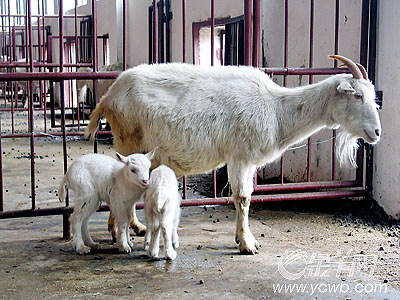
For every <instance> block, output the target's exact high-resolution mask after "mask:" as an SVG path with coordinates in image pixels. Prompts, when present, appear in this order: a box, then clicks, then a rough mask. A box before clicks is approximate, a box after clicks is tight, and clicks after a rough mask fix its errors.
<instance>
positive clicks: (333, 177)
mask: <svg viewBox="0 0 400 300" xmlns="http://www.w3.org/2000/svg"><path fill="white" fill-rule="evenodd" d="M339 12H340V6H339V0H336V4H335V45H334V47H335V49H334V50H333V52H334V54H338V52H339ZM337 63H338V62H337V60H336V59H334V60H333V67H334V68H337ZM332 180H336V129H333V130H332Z"/></svg>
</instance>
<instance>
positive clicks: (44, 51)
mask: <svg viewBox="0 0 400 300" xmlns="http://www.w3.org/2000/svg"><path fill="white" fill-rule="evenodd" d="M42 22H43V26H42V28H43V29H42V30H43V61H42V62H43V63H44V62H45V61H46V59H47V47H46V25H45V9H44V0H42ZM43 88H44V95H45V96H44V132H47V107H46V106H47V103H46V102H47V100H46V96H47V92H46V88H47V86H46V80H45V81H44V82H43Z"/></svg>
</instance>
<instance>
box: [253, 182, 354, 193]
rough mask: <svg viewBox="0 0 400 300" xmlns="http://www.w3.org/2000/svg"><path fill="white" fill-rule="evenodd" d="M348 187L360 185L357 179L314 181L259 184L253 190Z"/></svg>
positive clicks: (270, 190) (274, 190)
mask: <svg viewBox="0 0 400 300" xmlns="http://www.w3.org/2000/svg"><path fill="white" fill-rule="evenodd" d="M349 187H360V184H359V183H358V182H357V181H316V182H298V183H284V184H262V185H261V184H260V185H256V186H255V187H254V192H279V191H296V190H315V189H329V188H349Z"/></svg>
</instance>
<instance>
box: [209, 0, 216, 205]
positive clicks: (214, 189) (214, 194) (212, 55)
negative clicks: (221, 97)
mask: <svg viewBox="0 0 400 300" xmlns="http://www.w3.org/2000/svg"><path fill="white" fill-rule="evenodd" d="M210 6H211V7H210V8H211V30H210V39H211V66H213V65H214V29H215V11H214V8H215V6H214V0H211V1H210ZM213 197H214V198H217V170H213Z"/></svg>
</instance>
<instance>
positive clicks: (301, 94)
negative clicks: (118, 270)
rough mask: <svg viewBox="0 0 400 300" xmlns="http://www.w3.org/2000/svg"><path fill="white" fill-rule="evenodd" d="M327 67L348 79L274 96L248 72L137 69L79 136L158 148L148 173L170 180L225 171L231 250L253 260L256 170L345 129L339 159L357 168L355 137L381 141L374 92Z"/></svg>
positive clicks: (264, 80) (358, 77)
mask: <svg viewBox="0 0 400 300" xmlns="http://www.w3.org/2000/svg"><path fill="white" fill-rule="evenodd" d="M331 58H334V59H338V60H341V61H342V62H344V63H345V64H346V65H347V67H348V68H349V69H350V71H351V73H352V74H339V75H334V76H331V77H329V78H327V79H325V80H323V81H321V82H318V83H315V84H311V85H308V86H301V87H296V88H284V87H280V86H278V85H277V84H275V83H274V82H273V81H272V80H271V79H270V78H269V77H268V76H267V75H266V74H265V73H263V72H262V71H260V70H258V69H255V68H252V67H233V66H228V67H199V66H193V65H187V64H160V65H141V66H138V67H135V68H132V69H129V70H127V71H125V72H123V73H122V74H121V75H120V76H119V77H118V79H117V80H116V81H115V83H114V84H113V85H112V86H111V88H110V89H109V90H108V92H107V94H106V95H105V96H104V97H103V98H102V99H101V102H100V103H99V104H98V105H97V108H96V109H95V110H94V111H93V112H92V115H91V119H90V123H89V126H88V128H87V131H86V134H87V135H92V137H93V136H94V133H95V131H96V126H97V123H98V121H99V119H100V118H101V117H105V118H106V119H107V120H108V122H109V123H110V125H111V128H112V132H113V135H114V142H115V147H116V149H117V151H119V152H121V153H131V152H141V151H145V150H147V149H151V148H153V147H155V146H156V145H157V146H159V151H157V155H156V157H155V159H154V160H153V167H156V166H157V165H159V164H165V165H167V166H169V167H170V168H172V169H173V170H174V172H175V173H176V175H177V176H182V175H190V174H198V173H203V172H207V171H210V170H212V169H214V168H216V167H218V166H221V165H223V164H224V163H226V164H227V166H228V170H229V179H230V182H231V186H232V191H233V197H234V201H235V207H236V242H237V243H238V244H239V249H240V251H241V252H242V253H246V254H254V253H257V252H258V247H259V243H258V242H257V241H256V239H255V238H254V236H253V234H252V233H251V232H250V228H249V223H248V211H249V206H250V200H251V193H252V191H253V176H254V172H255V170H256V168H257V167H260V166H263V165H265V164H266V163H269V162H272V161H274V160H276V159H277V158H279V157H280V156H281V155H282V153H283V152H284V151H285V150H286V149H287V148H288V147H289V146H291V145H293V144H296V143H298V142H300V141H302V140H304V139H305V138H307V137H309V136H310V135H312V134H313V133H315V132H317V131H319V130H320V129H322V128H324V127H328V128H338V127H339V126H340V125H341V126H342V127H343V128H344V130H345V132H346V133H345V134H344V135H343V136H342V137H341V138H339V139H338V156H339V158H340V159H343V158H345V156H346V157H349V158H350V160H351V161H354V155H355V150H354V149H355V147H356V145H357V142H356V140H357V138H363V139H364V140H365V141H366V142H368V143H371V144H375V143H377V142H378V141H379V139H380V134H381V124H380V119H379V115H378V111H377V105H376V104H375V101H374V99H375V91H374V86H373V85H372V83H371V82H370V81H369V80H368V78H367V76H366V75H365V74H366V73H365V70H364V68H363V67H362V66H357V65H356V64H355V63H354V62H353V61H351V60H349V59H347V58H345V57H342V56H338V55H334V56H331ZM134 214H135V212H134ZM140 225H141V224H140ZM140 225H138V226H140ZM141 226H143V225H141Z"/></svg>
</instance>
